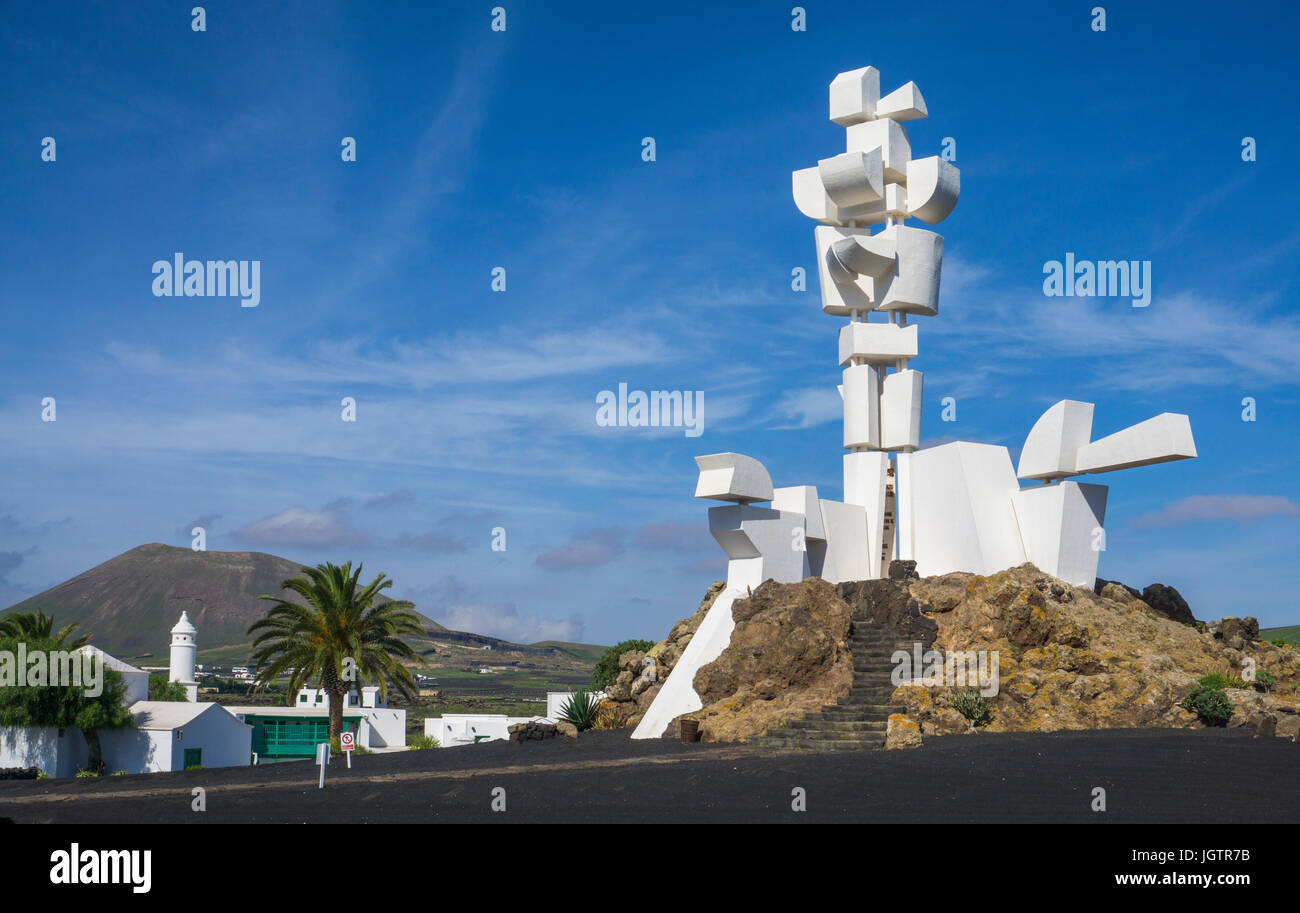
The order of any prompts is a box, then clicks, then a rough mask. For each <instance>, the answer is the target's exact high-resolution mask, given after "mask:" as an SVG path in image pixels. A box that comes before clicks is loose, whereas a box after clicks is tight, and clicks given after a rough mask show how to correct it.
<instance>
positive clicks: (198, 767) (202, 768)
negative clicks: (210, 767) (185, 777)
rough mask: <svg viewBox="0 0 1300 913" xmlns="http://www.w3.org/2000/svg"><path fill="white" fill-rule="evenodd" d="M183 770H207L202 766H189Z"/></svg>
mask: <svg viewBox="0 0 1300 913" xmlns="http://www.w3.org/2000/svg"><path fill="white" fill-rule="evenodd" d="M185 769H186V770H207V768H206V767H204V766H203V765H202V764H190V765H188V766H187V767H186V768H185Z"/></svg>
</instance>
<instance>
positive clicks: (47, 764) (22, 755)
mask: <svg viewBox="0 0 1300 913" xmlns="http://www.w3.org/2000/svg"><path fill="white" fill-rule="evenodd" d="M76 741H80V742H81V743H82V748H83V751H84V748H85V739H84V738H83V737H82V735H81V730H80V729H64V730H63V736H62V737H60V736H59V730H58V729H56V728H54V727H52V726H0V767H39V768H40V769H41V771H42V772H44V773H46V774H48V775H49V776H51V777H71V776H73V775H74V774H75V773H76V772H77V768H76V763H77V753H76V745H75V742H76Z"/></svg>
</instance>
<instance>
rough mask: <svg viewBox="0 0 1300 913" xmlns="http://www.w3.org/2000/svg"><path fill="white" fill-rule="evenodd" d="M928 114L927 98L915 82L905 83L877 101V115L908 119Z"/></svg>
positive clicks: (892, 118) (915, 118)
mask: <svg viewBox="0 0 1300 913" xmlns="http://www.w3.org/2000/svg"><path fill="white" fill-rule="evenodd" d="M928 116H929V112H928V111H927V110H926V107H925V99H924V98H922V97H921V90H920V89H918V88H917V87H916V83H914V82H908V83H904V84H903V85H901V86H899V87H898V88H897V89H895V90H894V91H892V92H890V93H889V94H888V95H886V96H885V97H884V98H882V99H880V100H879V101H878V102H876V117H888V118H890V119H891V120H896V121H906V120H917V119H918V118H922V117H928Z"/></svg>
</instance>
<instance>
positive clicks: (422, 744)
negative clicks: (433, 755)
mask: <svg viewBox="0 0 1300 913" xmlns="http://www.w3.org/2000/svg"><path fill="white" fill-rule="evenodd" d="M406 747H407V748H410V749H413V750H415V751H424V750H426V749H429V748H441V747H442V744H441V743H440V742H439V741H438V740H437V739H435V738H434V737H433V736H431V735H425V734H424V733H423V732H421V733H419V734H417V735H413V736H411V737H410V738H408V739H407V740H406Z"/></svg>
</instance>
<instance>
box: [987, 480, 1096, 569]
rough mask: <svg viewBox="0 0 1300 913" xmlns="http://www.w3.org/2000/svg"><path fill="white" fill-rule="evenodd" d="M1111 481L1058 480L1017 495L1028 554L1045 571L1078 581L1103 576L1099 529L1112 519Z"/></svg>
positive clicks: (1014, 501) (1018, 518) (1015, 500)
mask: <svg viewBox="0 0 1300 913" xmlns="http://www.w3.org/2000/svg"><path fill="white" fill-rule="evenodd" d="M1106 494H1107V489H1106V486H1105V485H1090V484H1087V483H1084V484H1080V483H1078V482H1058V483H1056V484H1053V485H1034V486H1031V487H1029V488H1022V489H1021V490H1020V491H1018V492H1016V493H1015V494H1013V495H1012V496H1011V503H1012V505H1013V507H1014V508H1015V512H1016V521H1017V523H1018V524H1019V526H1020V538H1021V541H1022V542H1024V545H1025V558H1026V559H1027V560H1028V561H1032V562H1033V563H1034V566H1035V567H1037V568H1038V569H1039V570H1040V571H1044V572H1045V573H1048V574H1051V575H1052V576H1053V577H1059V578H1060V579H1062V580H1064V581H1065V582H1066V583H1070V584H1073V585H1074V586H1086V587H1091V586H1092V585H1093V583H1094V582H1095V581H1096V579H1097V561H1098V559H1099V558H1100V557H1101V552H1100V550H1099V549H1098V547H1097V546H1098V543H1099V541H1100V536H1099V535H1098V533H1099V531H1100V530H1101V529H1102V527H1103V524H1104V523H1105V520H1106Z"/></svg>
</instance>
